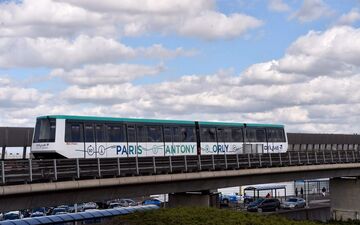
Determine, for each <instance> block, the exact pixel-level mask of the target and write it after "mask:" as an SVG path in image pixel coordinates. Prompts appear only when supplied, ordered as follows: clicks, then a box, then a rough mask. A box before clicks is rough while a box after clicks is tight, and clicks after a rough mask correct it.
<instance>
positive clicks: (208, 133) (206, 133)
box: [201, 127, 216, 142]
mask: <svg viewBox="0 0 360 225" xmlns="http://www.w3.org/2000/svg"><path fill="white" fill-rule="evenodd" d="M201 141H202V142H216V134H215V128H210V127H203V128H201Z"/></svg>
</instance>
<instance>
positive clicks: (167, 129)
mask: <svg viewBox="0 0 360 225" xmlns="http://www.w3.org/2000/svg"><path fill="white" fill-rule="evenodd" d="M171 136H172V132H171V127H164V140H165V142H172V140H171Z"/></svg>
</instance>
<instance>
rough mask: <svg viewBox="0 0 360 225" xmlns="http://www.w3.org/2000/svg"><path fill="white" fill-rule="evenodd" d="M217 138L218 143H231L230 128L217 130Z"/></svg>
mask: <svg viewBox="0 0 360 225" xmlns="http://www.w3.org/2000/svg"><path fill="white" fill-rule="evenodd" d="M217 137H218V141H219V142H231V141H232V137H231V128H218V129H217Z"/></svg>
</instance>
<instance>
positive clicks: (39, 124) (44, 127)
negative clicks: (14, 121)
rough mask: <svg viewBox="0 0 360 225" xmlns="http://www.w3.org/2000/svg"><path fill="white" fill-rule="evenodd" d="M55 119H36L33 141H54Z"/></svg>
mask: <svg viewBox="0 0 360 225" xmlns="http://www.w3.org/2000/svg"><path fill="white" fill-rule="evenodd" d="M55 129H56V120H55V119H47V118H46V119H38V120H37V121H36V126H35V135H34V142H35V143H37V142H55Z"/></svg>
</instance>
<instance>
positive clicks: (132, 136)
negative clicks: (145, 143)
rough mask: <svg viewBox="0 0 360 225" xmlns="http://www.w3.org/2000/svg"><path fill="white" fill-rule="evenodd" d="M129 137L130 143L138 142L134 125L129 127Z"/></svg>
mask: <svg viewBox="0 0 360 225" xmlns="http://www.w3.org/2000/svg"><path fill="white" fill-rule="evenodd" d="M127 135H128V142H136V132H135V126H133V125H128V126H127Z"/></svg>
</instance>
